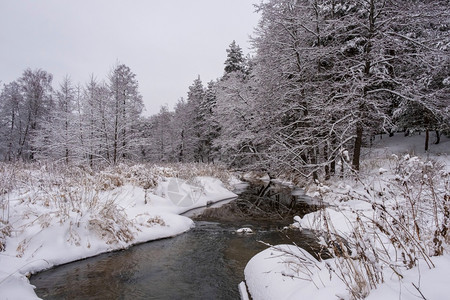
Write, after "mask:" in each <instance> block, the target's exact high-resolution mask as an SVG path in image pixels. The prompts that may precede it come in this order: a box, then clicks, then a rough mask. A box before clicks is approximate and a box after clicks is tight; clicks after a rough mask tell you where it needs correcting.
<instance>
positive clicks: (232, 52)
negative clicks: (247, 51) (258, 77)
mask: <svg viewBox="0 0 450 300" xmlns="http://www.w3.org/2000/svg"><path fill="white" fill-rule="evenodd" d="M226 51H227V59H226V60H225V75H226V74H229V73H232V72H237V71H239V72H244V73H245V72H246V66H245V57H244V54H243V52H242V49H241V47H239V45H238V44H237V43H236V41H234V40H233V42H231V44H230V46H229V48H228V49H226Z"/></svg>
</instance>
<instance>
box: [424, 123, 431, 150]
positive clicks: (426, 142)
mask: <svg viewBox="0 0 450 300" xmlns="http://www.w3.org/2000/svg"><path fill="white" fill-rule="evenodd" d="M429 141H430V131H429V130H428V127H427V128H426V129H425V152H426V151H428V144H429Z"/></svg>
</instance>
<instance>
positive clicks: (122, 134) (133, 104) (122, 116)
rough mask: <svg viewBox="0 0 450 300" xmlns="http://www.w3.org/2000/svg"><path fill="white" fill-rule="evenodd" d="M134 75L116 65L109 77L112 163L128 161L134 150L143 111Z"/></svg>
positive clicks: (125, 68) (121, 65) (127, 68)
mask: <svg viewBox="0 0 450 300" xmlns="http://www.w3.org/2000/svg"><path fill="white" fill-rule="evenodd" d="M138 88H139V85H138V81H137V79H136V75H135V74H134V73H133V72H132V71H131V69H130V68H129V67H128V66H126V65H124V64H119V65H117V66H116V67H115V68H114V70H113V71H112V72H111V74H110V75H109V89H110V93H111V100H112V103H111V104H112V107H113V108H112V110H113V132H112V141H113V147H112V162H113V163H114V164H116V163H117V162H118V161H119V160H120V159H125V158H127V159H129V158H131V157H132V155H133V152H134V151H135V150H137V149H135V148H134V144H133V140H134V139H135V137H136V129H137V124H138V122H139V120H140V115H141V113H142V110H143V107H144V106H143V102H142V97H141V95H140V94H139V90H138Z"/></svg>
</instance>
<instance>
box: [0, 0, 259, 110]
mask: <svg viewBox="0 0 450 300" xmlns="http://www.w3.org/2000/svg"><path fill="white" fill-rule="evenodd" d="M258 2H259V0H128V1H125V0H71V1H69V0H39V1H37V0H20V1H16V0H9V1H8V0H0V28H1V30H0V62H1V64H0V81H1V82H2V84H3V83H9V82H11V81H13V80H16V79H17V78H19V77H20V76H21V74H22V72H23V71H24V70H25V69H26V68H32V69H36V68H41V69H44V70H46V71H47V72H50V73H52V74H53V75H54V79H53V86H54V87H57V86H58V85H59V83H60V82H61V80H62V78H63V77H64V76H66V75H69V76H70V77H71V79H72V81H73V82H74V83H75V84H76V83H81V84H84V83H86V82H87V81H88V79H89V77H90V75H91V74H94V76H95V77H96V78H97V79H99V80H103V79H106V76H107V74H108V72H109V71H110V70H111V69H112V67H113V66H114V65H115V64H116V62H117V61H118V62H120V63H124V64H126V65H127V66H129V67H130V68H131V70H132V71H133V72H134V73H135V74H136V75H137V79H138V80H139V86H140V92H141V94H142V96H143V98H144V102H145V106H146V110H147V111H146V113H145V114H146V115H149V114H155V113H157V112H158V111H159V108H160V106H161V105H164V104H165V103H167V104H169V107H170V108H173V105H174V104H175V102H176V101H177V100H178V99H179V98H180V97H186V93H187V90H188V87H189V86H190V85H191V84H192V82H193V81H194V79H195V78H197V76H198V75H200V76H201V79H202V81H203V83H204V84H205V85H206V83H207V82H208V81H210V80H213V79H216V78H218V77H220V76H222V75H223V68H224V65H223V63H224V61H225V59H226V49H227V48H228V46H229V44H230V43H231V42H232V41H233V40H236V42H237V43H238V44H239V45H240V46H241V47H242V48H243V50H244V53H245V54H246V53H248V52H249V51H250V49H249V47H250V46H249V35H251V34H252V33H253V28H254V27H255V26H256V24H257V22H258V18H259V16H258V14H256V13H254V10H255V9H254V7H253V3H258Z"/></svg>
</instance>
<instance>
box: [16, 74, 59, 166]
mask: <svg viewBox="0 0 450 300" xmlns="http://www.w3.org/2000/svg"><path fill="white" fill-rule="evenodd" d="M52 80H53V75H52V74H50V73H47V72H46V71H44V70H41V69H37V70H34V71H33V70H31V69H27V70H25V71H24V72H23V74H22V77H20V78H19V79H18V81H17V82H18V84H19V86H20V90H21V94H22V98H23V101H24V113H25V115H24V119H23V125H21V127H22V128H23V135H22V138H21V141H20V142H19V149H18V153H17V156H18V157H22V158H23V159H34V154H35V150H36V149H35V146H33V144H32V140H33V139H34V138H35V137H36V135H37V134H38V132H39V130H40V129H41V126H42V124H43V123H44V122H45V121H47V119H48V117H49V115H50V111H51V109H52V108H53V105H54V103H53V100H52V91H53V88H52V85H51V83H52ZM36 146H37V147H39V146H40V145H39V144H38V145H36Z"/></svg>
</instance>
